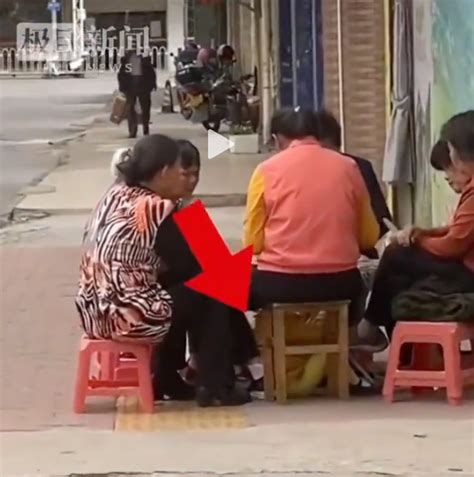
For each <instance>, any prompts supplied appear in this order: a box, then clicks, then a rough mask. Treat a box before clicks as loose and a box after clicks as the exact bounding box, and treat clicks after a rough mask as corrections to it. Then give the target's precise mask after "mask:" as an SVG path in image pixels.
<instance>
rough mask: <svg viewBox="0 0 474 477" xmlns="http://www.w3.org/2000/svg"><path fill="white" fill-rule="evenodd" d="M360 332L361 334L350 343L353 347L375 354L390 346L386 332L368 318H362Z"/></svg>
mask: <svg viewBox="0 0 474 477" xmlns="http://www.w3.org/2000/svg"><path fill="white" fill-rule="evenodd" d="M358 333H359V336H358V337H357V338H356V339H355V340H354V341H353V342H352V343H351V345H350V347H351V349H354V350H360V351H367V352H369V353H373V354H375V353H381V352H382V351H384V350H385V349H386V348H388V340H387V337H386V336H385V334H384V333H383V332H382V331H381V330H380V328H378V327H377V326H374V325H372V324H370V323H369V322H367V321H366V320H362V322H361V323H360V324H359V329H358Z"/></svg>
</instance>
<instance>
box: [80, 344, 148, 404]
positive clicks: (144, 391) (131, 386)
mask: <svg viewBox="0 0 474 477" xmlns="http://www.w3.org/2000/svg"><path fill="white" fill-rule="evenodd" d="M123 353H127V354H131V355H134V356H135V357H136V359H135V360H133V359H130V358H126V360H127V361H128V363H127V365H125V360H124V359H123V358H122V357H121V354H123ZM93 357H95V358H96V365H97V367H98V373H95V374H94V373H93V372H91V364H92V363H93V361H92V358H93ZM150 359H151V347H150V345H148V344H146V343H122V342H118V341H111V340H93V339H89V338H86V337H83V338H82V339H81V344H80V350H79V361H78V367H77V375H76V387H75V394H74V412H76V413H82V412H84V410H85V402H86V398H87V396H114V397H118V396H138V398H139V400H140V404H141V407H142V410H143V411H144V412H147V413H152V412H153V409H154V400H153V387H152V384H151V371H150ZM125 371H126V372H125Z"/></svg>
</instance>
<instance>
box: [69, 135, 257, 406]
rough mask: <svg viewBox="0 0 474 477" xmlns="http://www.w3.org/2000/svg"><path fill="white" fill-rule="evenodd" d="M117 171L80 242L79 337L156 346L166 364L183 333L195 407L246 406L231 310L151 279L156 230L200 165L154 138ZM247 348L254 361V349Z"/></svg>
mask: <svg viewBox="0 0 474 477" xmlns="http://www.w3.org/2000/svg"><path fill="white" fill-rule="evenodd" d="M116 169H117V170H118V171H119V174H120V177H119V178H118V179H117V181H116V183H115V184H114V185H113V186H112V187H111V188H110V189H109V190H108V191H107V193H106V194H105V196H104V197H103V198H102V199H101V201H100V202H99V204H98V206H97V208H96V210H95V211H94V213H93V215H92V217H91V219H90V221H89V223H88V225H87V227H86V232H85V236H84V250H83V255H82V260H81V266H80V281H79V291H78V294H77V298H76V306H77V309H78V311H79V315H80V318H81V323H82V327H83V329H84V331H85V333H86V334H87V335H88V336H89V337H91V338H98V339H112V340H141V341H146V342H150V343H153V344H157V345H158V346H157V348H158V349H159V350H160V348H161V350H162V352H161V353H160V359H162V360H164V361H165V360H166V359H167V353H166V351H167V350H168V351H170V353H169V356H170V359H171V355H172V353H171V350H172V348H173V344H174V341H173V339H174V338H173V335H176V334H177V335H179V336H181V335H182V331H183V329H185V330H186V331H187V332H188V333H189V335H190V339H191V341H192V342H193V343H194V344H195V346H196V353H197V359H198V364H199V366H198V378H197V390H196V400H197V402H198V404H200V405H202V406H209V405H238V404H244V403H245V402H248V400H249V397H248V394H247V393H242V391H240V390H237V389H236V388H235V386H234V375H233V369H232V365H233V363H232V356H231V353H232V350H233V349H234V348H235V343H234V341H235V338H234V336H233V333H232V330H231V327H232V325H231V319H235V318H236V316H235V313H234V312H233V310H231V309H229V308H228V307H226V306H225V305H223V304H221V303H219V302H217V301H215V300H212V299H210V298H207V297H205V296H203V295H200V294H198V293H196V292H194V291H192V290H190V289H189V288H187V287H185V286H184V284H182V283H180V284H174V285H173V286H171V287H169V288H166V289H165V288H164V287H163V286H162V284H161V283H160V276H159V275H160V274H159V273H157V270H159V269H160V262H161V258H160V252H159V250H156V239H157V236H158V231H159V229H160V227H161V226H162V224H163V222H164V221H165V220H166V218H167V217H169V216H170V214H172V212H173V211H174V210H175V208H176V207H177V205H178V204H179V202H180V200H181V199H182V198H184V197H188V196H190V195H191V194H192V192H193V190H194V188H195V186H196V183H197V180H198V174H199V163H196V161H195V160H193V158H192V155H189V154H188V155H183V154H180V145H179V144H178V142H176V141H175V140H173V139H171V138H169V137H167V136H163V135H159V134H155V135H151V136H147V137H144V138H142V139H141V140H139V141H138V142H137V143H136V144H135V146H134V148H133V150H132V151H130V150H128V151H126V152H123V153H122V154H121V157H120V160H119V161H118V163H117V164H116ZM166 265H167V266H168V267H169V266H171V267H172V265H173V264H172V263H167V264H166ZM238 319H243V320H245V317H244V316H242V317H240V315H239V318H238ZM249 348H250V349H251V352H250V354H253V355H254V356H255V355H257V349H256V346H254V344H253V343H251V344H250V346H249ZM254 356H248V359H251V358H252V357H254ZM166 384H167V383H161V386H162V388H161V393H160V394H162V393H163V392H164V393H165V394H166ZM170 386H173V383H170ZM157 397H161V396H157Z"/></svg>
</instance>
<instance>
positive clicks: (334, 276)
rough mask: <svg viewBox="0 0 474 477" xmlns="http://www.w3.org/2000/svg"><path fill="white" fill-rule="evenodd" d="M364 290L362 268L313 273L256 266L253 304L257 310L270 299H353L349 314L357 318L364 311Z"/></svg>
mask: <svg viewBox="0 0 474 477" xmlns="http://www.w3.org/2000/svg"><path fill="white" fill-rule="evenodd" d="M363 290H364V284H363V281H362V277H361V275H360V272H359V270H358V269H353V270H348V271H345V272H339V273H327V274H313V275H302V274H290V273H275V272H266V271H261V270H255V271H254V272H253V274H252V282H251V289H250V308H251V309H253V310H257V309H259V308H262V307H264V306H265V305H267V304H270V303H305V302H324V301H339V300H350V301H351V305H350V308H349V315H350V319H351V321H354V320H355V319H357V316H358V314H359V313H360V312H359V308H360V306H361V305H360V300H361V297H362V295H363ZM362 299H363V298H362Z"/></svg>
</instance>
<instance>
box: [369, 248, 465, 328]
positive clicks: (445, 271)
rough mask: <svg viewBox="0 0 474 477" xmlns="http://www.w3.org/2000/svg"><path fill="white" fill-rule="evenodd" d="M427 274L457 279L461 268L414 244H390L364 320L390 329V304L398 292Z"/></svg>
mask: <svg viewBox="0 0 474 477" xmlns="http://www.w3.org/2000/svg"><path fill="white" fill-rule="evenodd" d="M430 275H436V276H439V277H445V278H447V279H450V280H455V281H456V280H458V279H459V278H460V277H461V276H462V275H463V267H462V265H461V264H460V263H458V262H455V261H452V260H443V259H440V258H439V257H436V256H434V255H432V254H430V253H428V252H426V251H424V250H422V249H420V248H417V247H401V246H398V245H391V246H389V247H388V248H387V249H386V250H385V252H384V254H383V256H382V259H381V260H380V263H379V267H378V269H377V271H376V273H375V278H374V284H373V287H372V294H371V296H370V300H369V304H368V308H367V311H366V315H365V317H366V319H367V321H369V322H370V323H372V324H373V325H377V326H385V327H387V328H388V329H391V328H393V326H394V322H393V319H392V313H391V306H392V301H393V299H394V298H395V296H397V295H398V294H399V293H401V292H403V291H405V290H408V289H409V288H410V287H411V286H412V285H413V284H414V283H415V282H417V281H418V280H422V279H424V278H426V277H428V276H430Z"/></svg>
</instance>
